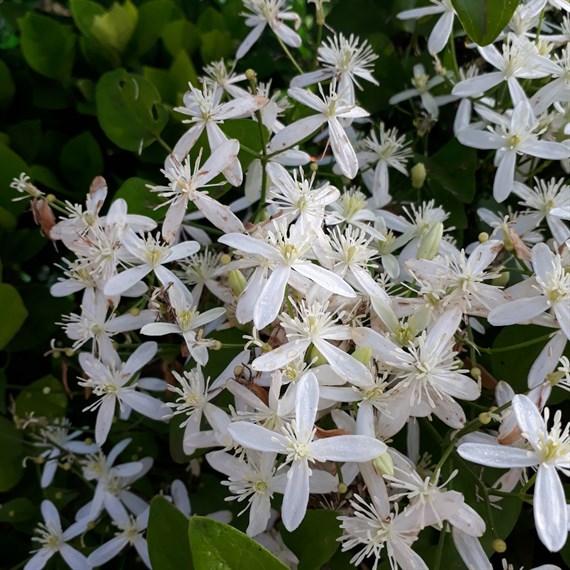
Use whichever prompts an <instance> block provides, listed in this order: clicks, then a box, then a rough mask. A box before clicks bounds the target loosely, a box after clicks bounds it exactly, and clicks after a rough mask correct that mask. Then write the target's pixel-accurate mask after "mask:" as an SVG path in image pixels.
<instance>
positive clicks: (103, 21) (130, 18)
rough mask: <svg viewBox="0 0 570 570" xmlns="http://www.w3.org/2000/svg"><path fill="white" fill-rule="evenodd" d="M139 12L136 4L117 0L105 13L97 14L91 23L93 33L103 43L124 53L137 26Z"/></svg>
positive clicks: (128, 0)
mask: <svg viewBox="0 0 570 570" xmlns="http://www.w3.org/2000/svg"><path fill="white" fill-rule="evenodd" d="M138 18H139V14H138V10H137V8H136V6H135V5H134V4H133V3H132V2H131V1H130V0H127V1H126V2H125V3H124V4H119V3H117V2H115V3H114V4H113V5H112V6H111V8H110V9H109V10H108V11H107V12H105V13H104V14H97V15H95V16H94V17H93V21H92V23H91V29H90V32H91V35H92V36H93V37H94V38H95V39H96V40H98V41H99V42H100V43H101V44H102V45H104V46H108V47H110V48H112V49H114V50H116V51H117V52H119V53H123V51H124V50H125V48H126V47H127V44H128V43H129V41H130V39H131V37H132V35H133V34H134V31H135V29H136V27H137V22H138Z"/></svg>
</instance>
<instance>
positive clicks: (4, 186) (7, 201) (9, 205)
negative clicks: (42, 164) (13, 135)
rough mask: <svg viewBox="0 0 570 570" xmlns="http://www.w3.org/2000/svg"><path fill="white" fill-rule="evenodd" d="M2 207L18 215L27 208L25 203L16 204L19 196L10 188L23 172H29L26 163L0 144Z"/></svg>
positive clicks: (0, 198) (0, 193) (0, 194)
mask: <svg viewBox="0 0 570 570" xmlns="http://www.w3.org/2000/svg"><path fill="white" fill-rule="evenodd" d="M0 164H1V165H2V168H0V206H2V207H3V208H6V210H8V211H9V212H12V213H14V214H17V213H19V212H22V211H24V210H25V209H26V208H27V204H26V202H25V201H23V200H22V201H19V202H14V201H13V199H14V198H16V197H18V196H19V194H18V193H17V192H16V191H15V190H13V189H12V188H10V183H11V182H12V180H13V179H14V178H19V177H20V174H21V173H22V172H27V170H28V167H27V165H26V163H25V162H24V161H23V160H22V158H21V157H20V156H18V155H17V154H16V153H15V152H14V151H13V150H12V149H11V148H8V147H7V146H5V145H3V144H2V143H0Z"/></svg>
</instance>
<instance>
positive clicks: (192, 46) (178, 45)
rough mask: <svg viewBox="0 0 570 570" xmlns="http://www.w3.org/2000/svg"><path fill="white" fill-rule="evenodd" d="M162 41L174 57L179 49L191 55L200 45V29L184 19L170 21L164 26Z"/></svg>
mask: <svg viewBox="0 0 570 570" xmlns="http://www.w3.org/2000/svg"><path fill="white" fill-rule="evenodd" d="M162 41H163V42H164V47H165V48H166V50H167V51H168V53H169V54H170V55H171V56H172V57H176V56H177V55H178V53H179V52H180V51H186V53H188V55H192V54H193V53H194V52H195V51H196V50H197V49H198V48H199V47H200V30H199V29H198V28H197V27H196V26H195V25H194V24H192V22H187V21H186V20H177V21H176V22H170V23H169V24H167V25H166V26H164V30H163V32H162Z"/></svg>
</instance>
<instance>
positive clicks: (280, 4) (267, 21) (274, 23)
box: [236, 0, 301, 59]
mask: <svg viewBox="0 0 570 570" xmlns="http://www.w3.org/2000/svg"><path fill="white" fill-rule="evenodd" d="M243 4H244V6H245V8H246V9H248V10H250V12H251V14H248V13H244V14H243V15H244V16H245V17H246V20H245V23H246V25H247V26H248V27H250V28H253V30H251V32H249V34H248V35H247V37H246V38H245V40H243V42H242V43H241V44H240V46H239V48H238V50H237V53H236V59H241V58H242V57H243V56H244V55H245V54H246V53H247V52H248V51H249V50H250V49H251V47H252V46H253V44H254V43H255V42H256V41H257V40H258V39H259V37H260V36H261V34H262V33H263V30H264V29H265V26H267V25H269V27H270V28H271V29H272V30H273V33H274V34H275V35H276V36H277V37H278V38H279V39H280V40H281V41H282V42H283V43H284V44H286V45H288V46H291V47H296V48H298V47H299V46H300V45H301V37H300V36H299V34H297V32H295V31H294V30H292V29H291V28H290V27H289V26H286V25H285V24H284V23H283V22H284V21H290V22H293V26H294V28H295V30H297V29H298V28H299V26H300V25H301V18H299V16H298V15H297V14H295V12H289V11H287V10H285V9H284V8H285V6H286V0H243Z"/></svg>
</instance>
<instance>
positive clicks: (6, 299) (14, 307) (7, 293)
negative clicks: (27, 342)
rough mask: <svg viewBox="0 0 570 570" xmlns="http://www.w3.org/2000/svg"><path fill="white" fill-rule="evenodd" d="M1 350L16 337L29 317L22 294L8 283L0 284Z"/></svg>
mask: <svg viewBox="0 0 570 570" xmlns="http://www.w3.org/2000/svg"><path fill="white" fill-rule="evenodd" d="M0 315H2V318H1V319H0V350H1V349H3V348H5V346H6V345H7V344H8V343H9V342H10V341H11V340H12V339H13V338H14V336H16V333H17V332H18V331H19V330H20V329H21V328H22V325H23V324H24V321H25V320H26V318H27V316H28V311H27V309H26V307H25V306H24V302H23V301H22V297H20V293H18V291H17V290H16V288H15V287H13V286H12V285H8V283H0Z"/></svg>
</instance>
